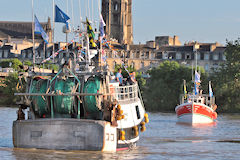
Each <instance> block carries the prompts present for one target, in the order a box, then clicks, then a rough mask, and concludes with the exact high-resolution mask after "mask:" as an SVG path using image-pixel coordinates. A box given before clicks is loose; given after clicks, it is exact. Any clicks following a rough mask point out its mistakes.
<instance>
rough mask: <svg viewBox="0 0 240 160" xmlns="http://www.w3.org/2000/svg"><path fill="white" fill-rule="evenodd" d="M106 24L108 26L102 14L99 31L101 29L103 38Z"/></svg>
mask: <svg viewBox="0 0 240 160" xmlns="http://www.w3.org/2000/svg"><path fill="white" fill-rule="evenodd" d="M104 26H106V24H105V22H104V20H103V17H102V14H101V15H100V26H99V31H100V37H101V39H102V38H103V37H104V36H105V33H104Z"/></svg>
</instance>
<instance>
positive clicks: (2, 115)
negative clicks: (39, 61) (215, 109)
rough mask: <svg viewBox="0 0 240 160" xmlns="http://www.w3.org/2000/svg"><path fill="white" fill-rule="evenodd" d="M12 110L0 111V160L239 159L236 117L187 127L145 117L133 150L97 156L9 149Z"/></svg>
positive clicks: (171, 118)
mask: <svg viewBox="0 0 240 160" xmlns="http://www.w3.org/2000/svg"><path fill="white" fill-rule="evenodd" d="M16 110H17V109H16V108H1V107H0V160H42V159H43V160H48V159H51V160H55V159H62V160H66V159H76V160H77V159H82V160H86V159H96V160H99V159H102V160H107V159H109V160H112V159H116V160H124V159H127V160H131V159H144V160H145V159H146V160H148V159H156V160H161V159H171V160H188V159H193V160H196V159H207V160H216V159H218V160H219V159H224V160H231V159H234V160H239V159H240V115H220V116H219V117H218V121H217V122H216V123H215V124H212V125H207V126H188V125H182V124H177V123H176V120H177V119H176V116H175V114H172V113H169V114H166V113H149V119H150V122H149V124H147V126H146V127H147V130H146V131H145V132H144V133H142V134H141V135H140V136H141V137H140V141H139V143H138V145H137V147H136V148H135V149H132V150H127V151H120V152H117V153H101V152H81V151H79V152H73V151H49V150H37V149H15V148H13V144H12V121H13V120H15V119H16Z"/></svg>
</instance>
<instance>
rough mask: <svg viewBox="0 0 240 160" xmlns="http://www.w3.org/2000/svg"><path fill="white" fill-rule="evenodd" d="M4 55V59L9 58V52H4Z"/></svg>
mask: <svg viewBox="0 0 240 160" xmlns="http://www.w3.org/2000/svg"><path fill="white" fill-rule="evenodd" d="M3 55H4V58H8V52H7V50H3Z"/></svg>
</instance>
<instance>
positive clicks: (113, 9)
mask: <svg viewBox="0 0 240 160" xmlns="http://www.w3.org/2000/svg"><path fill="white" fill-rule="evenodd" d="M102 16H103V19H104V21H105V22H106V36H107V38H112V39H116V40H117V41H118V42H119V43H121V44H127V45H130V44H132V43H133V25H132V0H102Z"/></svg>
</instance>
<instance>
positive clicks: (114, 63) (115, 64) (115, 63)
mask: <svg viewBox="0 0 240 160" xmlns="http://www.w3.org/2000/svg"><path fill="white" fill-rule="evenodd" d="M116 66H117V62H116V61H114V62H113V70H114V69H115V68H116Z"/></svg>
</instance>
